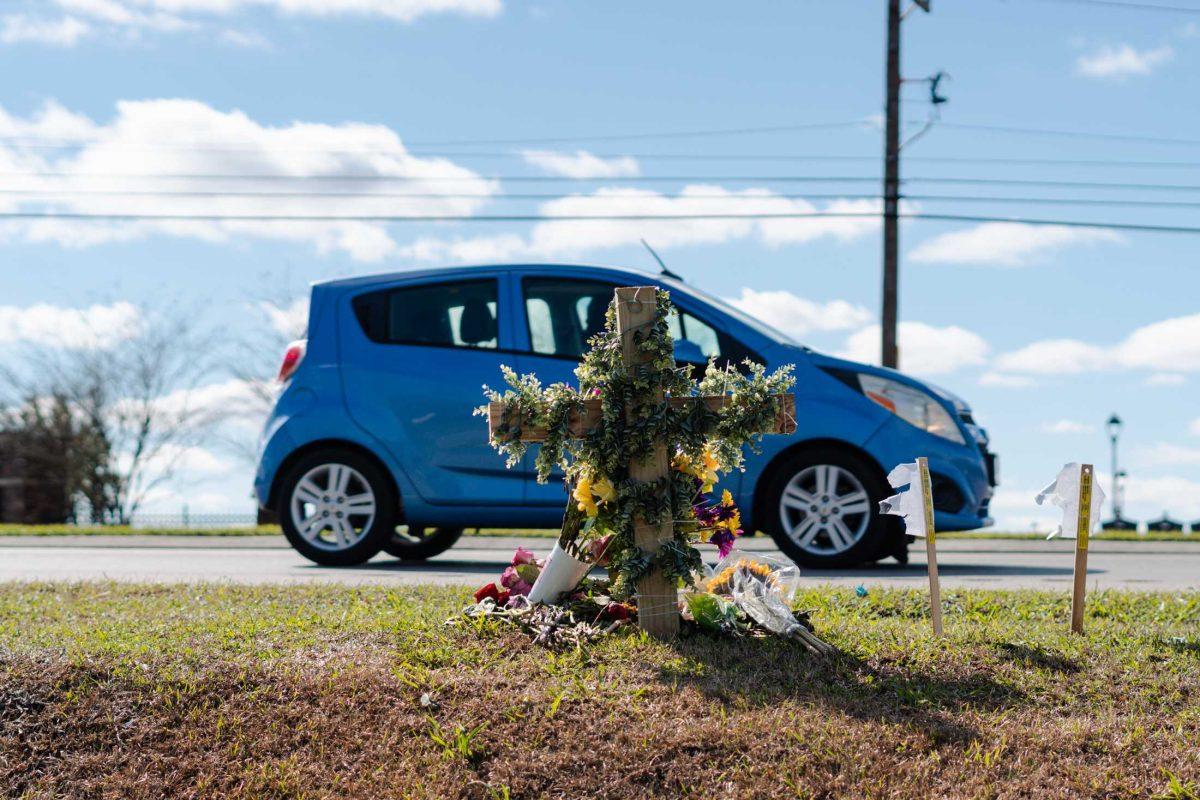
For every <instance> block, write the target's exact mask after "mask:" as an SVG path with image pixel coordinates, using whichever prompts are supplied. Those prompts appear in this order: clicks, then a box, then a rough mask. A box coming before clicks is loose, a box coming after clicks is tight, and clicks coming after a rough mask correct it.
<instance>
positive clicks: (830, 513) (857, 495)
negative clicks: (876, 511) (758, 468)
mask: <svg viewBox="0 0 1200 800" xmlns="http://www.w3.org/2000/svg"><path fill="white" fill-rule="evenodd" d="M870 503H871V498H870V496H869V495H868V494H867V490H866V489H865V488H864V487H863V485H862V482H861V481H860V480H859V479H858V478H857V477H855V475H854V473H852V472H850V471H849V470H847V469H845V468H843V467H838V466H835V465H833V464H815V465H813V466H811V467H806V468H805V469H803V470H801V471H800V472H798V473H796V474H795V475H794V476H792V479H791V480H790V481H788V484H787V486H785V487H784V490H783V495H782V496H781V497H780V499H779V519H780V522H781V523H782V525H783V529H784V530H785V531H786V532H787V534H788V536H789V537H790V538H791V539H792V541H794V542H795V543H796V545H797V546H799V547H801V548H803V549H804V550H806V551H808V552H809V553H812V554H814V555H822V556H831V555H838V554H840V553H844V552H846V551H847V550H849V549H850V548H851V547H853V546H854V545H855V544H856V543H857V542H858V541H859V540H860V539H862V537H863V534H865V533H866V532H867V527H868V525H869V524H870V522H871V506H870Z"/></svg>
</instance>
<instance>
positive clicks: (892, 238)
mask: <svg viewBox="0 0 1200 800" xmlns="http://www.w3.org/2000/svg"><path fill="white" fill-rule="evenodd" d="M929 3H930V0H913V5H912V6H910V7H909V9H908V11H911V10H912V9H913V8H920V9H921V10H922V11H924V12H926V13H928V12H929ZM908 11H905V12H904V13H903V14H902V13H900V0H888V21H887V106H886V108H885V109H884V134H883V312H882V314H881V315H880V316H881V317H882V320H883V325H882V328H883V342H882V343H881V347H880V356H881V358H882V360H881V363H882V364H883V365H884V366H885V367H892V368H898V367H899V366H900V348H899V346H898V345H897V342H896V327H897V324H898V322H899V317H900V298H899V293H900V218H899V214H900V147H901V144H900V84H902V83H903V82H904V80H903V78H901V77H900V23H901V22H902V21H903V20H904V18H905V17H906V16H908ZM928 80H930V81H931V87H932V89H931V92H930V94H931V95H932V96H933V102H934V103H935V105H936V104H938V103H942V102H945V100H944V98H939V97H938V95H937V81H938V80H940V74H939V76H938V77H935V78H930V79H928ZM928 127H929V126H928V125H926V130H928ZM921 133H924V131H922V132H921ZM917 135H918V136H920V135H921V134H917ZM913 138H916V137H913Z"/></svg>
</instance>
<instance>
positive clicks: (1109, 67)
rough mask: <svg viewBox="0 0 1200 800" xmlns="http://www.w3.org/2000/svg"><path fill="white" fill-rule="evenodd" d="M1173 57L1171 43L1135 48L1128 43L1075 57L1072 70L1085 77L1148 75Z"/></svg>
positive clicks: (1105, 47)
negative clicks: (1148, 47) (1145, 48)
mask: <svg viewBox="0 0 1200 800" xmlns="http://www.w3.org/2000/svg"><path fill="white" fill-rule="evenodd" d="M1174 56H1175V51H1174V49H1172V47H1171V46H1170V45H1163V46H1162V47H1155V48H1150V49H1147V50H1136V49H1134V48H1133V47H1132V46H1130V45H1128V44H1121V45H1117V46H1115V47H1114V46H1111V45H1107V46H1104V47H1101V48H1100V49H1098V50H1096V51H1095V52H1092V53H1085V54H1083V55H1081V56H1079V58H1077V59H1076V60H1075V71H1076V72H1077V73H1078V74H1080V75H1083V76H1084V77H1088V78H1128V77H1129V76H1131V75H1149V74H1150V73H1151V72H1153V71H1154V69H1155V68H1156V67H1159V66H1161V65H1163V64H1165V63H1167V62H1168V61H1170V60H1171V59H1172V58H1173V57H1174Z"/></svg>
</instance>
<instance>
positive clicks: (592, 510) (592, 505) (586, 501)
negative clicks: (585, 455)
mask: <svg viewBox="0 0 1200 800" xmlns="http://www.w3.org/2000/svg"><path fill="white" fill-rule="evenodd" d="M572 496H573V497H574V498H575V499H576V500H578V501H579V510H580V511H583V512H585V513H586V514H587V515H588V516H589V517H594V516H596V515H597V514H599V513H600V509H599V508H597V507H596V501H595V500H593V499H592V479H591V478H589V477H588V476H587V475H580V476H579V481H578V482H576V484H575V491H574V492H573V493H572Z"/></svg>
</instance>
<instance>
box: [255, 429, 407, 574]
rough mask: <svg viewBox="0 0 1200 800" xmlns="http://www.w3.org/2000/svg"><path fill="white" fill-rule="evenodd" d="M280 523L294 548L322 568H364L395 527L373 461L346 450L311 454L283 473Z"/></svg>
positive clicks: (387, 488)
mask: <svg viewBox="0 0 1200 800" xmlns="http://www.w3.org/2000/svg"><path fill="white" fill-rule="evenodd" d="M278 511H279V522H280V526H281V527H282V528H283V533H284V535H285V536H286V537H287V540H288V542H290V543H291V545H292V547H294V548H296V550H297V551H298V552H299V553H300V554H301V555H303V556H304V557H305V558H307V559H309V560H310V561H315V562H316V563H318V564H323V565H325V566H348V565H351V564H362V563H364V562H366V561H368V560H370V559H371V557H372V556H374V555H375V554H377V553H378V552H379V551H380V550H382V549H383V548H384V546H385V545H387V544H388V542H389V541H390V539H391V536H392V533H393V532H394V531H395V529H396V521H397V520H396V517H397V502H396V495H395V490H394V489H393V488H392V484H391V481H390V480H389V479H388V477H387V476H386V475H385V474H384V472H383V470H381V469H380V468H379V467H378V466H376V464H375V463H374V462H372V461H371V460H369V459H367V458H365V457H364V456H362V455H360V454H358V453H355V452H353V451H350V450H323V451H319V452H315V453H310V454H308V455H306V456H304V457H303V458H301V459H300V460H299V461H297V462H296V463H295V464H293V465H292V466H291V468H290V469H289V470H288V471H287V474H286V475H284V477H283V481H282V482H281V484H280V488H279V506H278Z"/></svg>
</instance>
